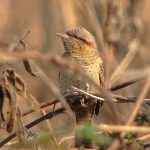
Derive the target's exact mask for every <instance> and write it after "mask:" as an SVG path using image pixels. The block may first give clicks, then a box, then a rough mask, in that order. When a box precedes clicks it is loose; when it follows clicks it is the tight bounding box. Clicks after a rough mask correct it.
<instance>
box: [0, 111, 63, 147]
mask: <svg viewBox="0 0 150 150" xmlns="http://www.w3.org/2000/svg"><path fill="white" fill-rule="evenodd" d="M64 111H65V109H64V108H59V109H57V110H55V111H54V112H48V113H47V114H46V115H44V116H42V117H39V118H38V119H36V120H34V121H32V122H31V123H29V124H27V125H26V126H25V128H27V129H29V128H31V127H33V126H35V125H37V124H39V123H40V122H42V121H44V120H46V119H51V118H53V117H55V116H56V115H59V114H61V113H62V112H64ZM15 136H16V133H12V134H11V135H9V136H8V137H6V138H5V139H3V140H1V141H0V147H2V146H3V145H5V144H6V143H7V142H9V141H10V140H12V139H13V138H14V137H15Z"/></svg>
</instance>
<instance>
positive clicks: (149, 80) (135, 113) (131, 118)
mask: <svg viewBox="0 0 150 150" xmlns="http://www.w3.org/2000/svg"><path fill="white" fill-rule="evenodd" d="M149 88H150V77H149V78H148V79H147V81H146V84H145V86H144V87H143V90H142V92H141V94H140V96H139V98H138V100H137V102H136V104H135V107H134V109H133V111H132V113H131V115H130V117H129V119H128V121H127V123H126V125H131V124H132V122H133V121H134V119H135V117H136V115H137V113H138V112H139V109H140V107H141V104H142V103H143V100H144V97H145V96H146V94H147V92H148V90H149Z"/></svg>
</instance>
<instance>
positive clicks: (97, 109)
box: [95, 64, 105, 115]
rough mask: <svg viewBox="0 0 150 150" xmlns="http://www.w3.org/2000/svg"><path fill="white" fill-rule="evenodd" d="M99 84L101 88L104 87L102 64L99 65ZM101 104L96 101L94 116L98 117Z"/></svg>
mask: <svg viewBox="0 0 150 150" xmlns="http://www.w3.org/2000/svg"><path fill="white" fill-rule="evenodd" d="M99 82H100V85H101V86H105V78H104V68H103V64H101V65H100V71H99ZM102 105H103V102H102V101H99V100H97V103H96V106H95V114H96V115H98V114H99V110H100V108H101V107H102Z"/></svg>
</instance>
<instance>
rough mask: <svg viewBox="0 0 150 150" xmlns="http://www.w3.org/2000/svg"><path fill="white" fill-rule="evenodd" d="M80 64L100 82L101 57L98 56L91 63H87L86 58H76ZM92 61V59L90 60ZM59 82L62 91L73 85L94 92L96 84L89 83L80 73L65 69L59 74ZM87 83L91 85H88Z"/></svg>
mask: <svg viewBox="0 0 150 150" xmlns="http://www.w3.org/2000/svg"><path fill="white" fill-rule="evenodd" d="M75 61H76V62H77V64H78V65H80V67H81V68H82V69H83V70H82V71H84V72H86V73H87V74H88V75H89V76H90V77H91V78H92V79H93V80H94V81H95V82H96V83H97V84H100V81H99V70H100V65H101V64H100V63H101V59H100V58H99V57H98V58H97V59H95V60H94V61H92V62H91V63H89V62H88V63H85V62H84V59H83V60H82V59H81V60H75ZM89 61H90V60H89ZM59 84H60V89H61V91H62V92H65V91H66V90H68V89H69V88H70V87H71V86H75V87H77V88H79V89H82V90H85V91H88V92H90V93H94V91H95V88H94V86H92V85H90V84H89V81H88V79H85V77H82V76H81V75H80V74H73V73H72V72H71V71H70V72H66V71H65V70H61V71H60V74H59ZM87 85H89V86H88V87H87Z"/></svg>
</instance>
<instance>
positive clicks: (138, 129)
mask: <svg viewBox="0 0 150 150" xmlns="http://www.w3.org/2000/svg"><path fill="white" fill-rule="evenodd" d="M97 129H99V130H102V131H105V132H115V133H118V132H126V133H127V132H131V133H149V132H150V128H149V127H143V126H127V125H126V126H124V125H107V124H100V125H98V126H97Z"/></svg>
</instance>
